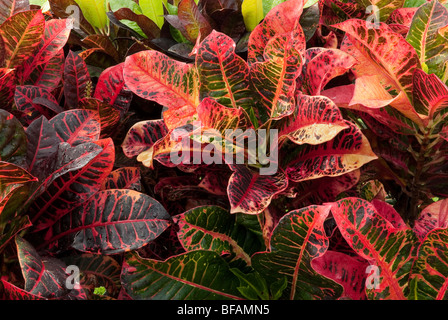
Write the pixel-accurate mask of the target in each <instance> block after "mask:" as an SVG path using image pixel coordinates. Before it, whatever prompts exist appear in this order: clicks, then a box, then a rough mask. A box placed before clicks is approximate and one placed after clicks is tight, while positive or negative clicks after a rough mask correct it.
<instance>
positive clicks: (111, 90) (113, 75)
mask: <svg viewBox="0 0 448 320" xmlns="http://www.w3.org/2000/svg"><path fill="white" fill-rule="evenodd" d="M123 69H124V63H120V64H117V65H115V66H113V67H110V68H107V69H106V70H104V71H103V72H102V73H101V75H100V77H99V78H98V83H97V85H96V88H95V93H94V95H93V97H94V98H97V99H99V100H101V101H103V102H105V103H108V104H110V105H111V106H113V107H114V108H115V109H116V110H118V111H120V114H121V116H124V115H125V114H126V113H127V112H128V110H129V105H130V104H131V99H132V92H130V91H129V90H128V89H127V87H126V85H125V82H124V77H123Z"/></svg>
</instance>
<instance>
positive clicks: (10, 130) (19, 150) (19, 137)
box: [0, 109, 28, 166]
mask: <svg viewBox="0 0 448 320" xmlns="http://www.w3.org/2000/svg"><path fill="white" fill-rule="evenodd" d="M27 145H28V143H27V138H26V133H25V129H24V128H23V126H22V124H21V123H20V121H19V120H18V119H17V118H16V117H14V116H13V115H12V114H10V113H9V112H7V111H5V110H2V109H0V161H8V162H10V163H14V164H17V165H19V166H20V165H25V161H26V159H25V158H26V153H27Z"/></svg>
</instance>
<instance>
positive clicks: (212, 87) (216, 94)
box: [191, 0, 254, 109]
mask: <svg viewBox="0 0 448 320" xmlns="http://www.w3.org/2000/svg"><path fill="white" fill-rule="evenodd" d="M191 1H193V0H191ZM196 67H197V69H198V73H199V80H200V81H199V83H200V86H199V91H200V96H201V99H204V98H206V97H210V98H212V99H214V100H216V101H217V102H219V103H220V104H222V105H223V106H226V107H230V108H238V107H242V108H243V109H248V108H250V107H251V106H253V104H254V101H253V99H252V96H251V92H250V89H249V67H248V65H247V63H246V61H244V60H243V59H242V58H241V57H240V56H238V55H237V54H236V53H235V42H234V41H233V40H232V39H231V38H230V37H228V36H226V35H225V34H223V33H220V32H217V31H213V32H212V33H211V34H210V35H209V36H207V38H205V39H204V41H202V42H201V44H200V45H199V47H198V48H197V54H196Z"/></svg>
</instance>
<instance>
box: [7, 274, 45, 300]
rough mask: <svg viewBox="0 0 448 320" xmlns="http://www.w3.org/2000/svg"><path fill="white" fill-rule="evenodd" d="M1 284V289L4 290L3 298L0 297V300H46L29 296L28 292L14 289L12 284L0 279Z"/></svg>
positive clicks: (33, 295)
mask: <svg viewBox="0 0 448 320" xmlns="http://www.w3.org/2000/svg"><path fill="white" fill-rule="evenodd" d="M0 281H1V282H2V285H3V288H4V296H3V297H2V296H1V295H0V298H2V299H5V300H46V298H43V297H40V296H37V295H35V294H31V293H29V292H28V291H25V290H23V289H20V288H19V287H16V286H15V285H13V284H12V283H10V282H8V281H6V280H4V279H0Z"/></svg>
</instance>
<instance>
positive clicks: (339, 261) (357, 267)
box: [311, 250, 369, 300]
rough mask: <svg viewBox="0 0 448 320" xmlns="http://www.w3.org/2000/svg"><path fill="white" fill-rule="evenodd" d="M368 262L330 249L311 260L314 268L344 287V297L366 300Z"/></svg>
mask: <svg viewBox="0 0 448 320" xmlns="http://www.w3.org/2000/svg"><path fill="white" fill-rule="evenodd" d="M368 265H369V264H368V262H367V261H365V260H362V259H357V258H354V257H351V256H349V255H347V254H345V253H342V252H337V251H330V250H328V251H327V252H326V253H325V254H324V255H323V256H321V257H318V258H316V259H314V260H312V261H311V266H312V267H313V269H314V270H316V271H317V272H318V273H320V274H321V275H323V276H326V277H328V278H330V279H332V280H334V281H336V282H337V283H339V284H340V285H342V286H343V287H344V293H343V294H342V296H343V297H348V298H350V299H352V300H365V299H366V298H367V297H366V292H365V281H366V277H367V274H366V269H367V267H368Z"/></svg>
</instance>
